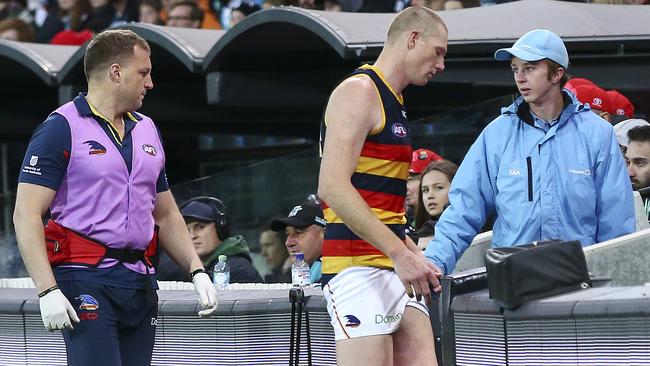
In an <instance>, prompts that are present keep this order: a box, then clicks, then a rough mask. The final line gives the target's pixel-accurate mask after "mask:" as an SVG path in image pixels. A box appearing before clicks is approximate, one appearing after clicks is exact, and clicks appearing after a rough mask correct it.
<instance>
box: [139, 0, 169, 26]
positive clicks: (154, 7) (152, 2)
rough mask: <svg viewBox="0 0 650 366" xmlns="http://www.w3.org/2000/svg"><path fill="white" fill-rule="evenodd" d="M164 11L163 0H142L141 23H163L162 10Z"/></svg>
mask: <svg viewBox="0 0 650 366" xmlns="http://www.w3.org/2000/svg"><path fill="white" fill-rule="evenodd" d="M161 11H162V2H161V1H160V0H142V2H141V3H140V19H139V21H140V22H141V23H149V24H155V25H163V24H164V23H163V21H162V18H161V17H160V12H161Z"/></svg>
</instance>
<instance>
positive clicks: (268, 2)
mask: <svg viewBox="0 0 650 366" xmlns="http://www.w3.org/2000/svg"><path fill="white" fill-rule="evenodd" d="M298 5H299V4H298V0H264V1H263V2H262V9H264V10H266V9H270V8H273V7H277V6H298Z"/></svg>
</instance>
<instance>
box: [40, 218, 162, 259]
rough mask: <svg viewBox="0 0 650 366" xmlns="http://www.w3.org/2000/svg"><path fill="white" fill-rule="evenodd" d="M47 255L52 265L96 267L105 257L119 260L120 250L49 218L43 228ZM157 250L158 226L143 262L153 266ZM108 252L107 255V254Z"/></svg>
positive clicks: (145, 252)
mask: <svg viewBox="0 0 650 366" xmlns="http://www.w3.org/2000/svg"><path fill="white" fill-rule="evenodd" d="M44 232H45V244H46V247H47V257H48V259H49V261H50V264H52V266H58V265H79V266H85V267H97V266H99V264H100V263H101V262H102V260H104V259H105V258H116V259H118V260H119V258H120V256H119V255H115V254H120V252H121V251H122V250H120V249H115V248H110V249H109V248H108V247H107V246H106V245H105V244H104V243H102V242H99V241H97V240H93V239H91V238H89V237H86V236H84V235H81V234H79V233H77V232H75V231H73V230H70V229H68V228H66V227H64V226H61V225H59V224H58V223H56V222H55V221H54V220H49V221H48V222H47V225H46V226H45V229H44ZM157 250H158V228H157V227H156V229H155V230H154V235H153V238H152V239H151V242H150V243H149V245H148V246H147V249H146V250H145V251H144V262H145V264H146V265H147V266H148V267H154V264H155V258H156V255H157ZM107 253H108V255H107Z"/></svg>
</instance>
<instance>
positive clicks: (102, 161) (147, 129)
mask: <svg viewBox="0 0 650 366" xmlns="http://www.w3.org/2000/svg"><path fill="white" fill-rule="evenodd" d="M54 113H58V114H60V115H62V116H63V117H65V119H66V120H67V121H68V124H69V125H70V134H71V138H72V144H71V146H72V148H71V150H72V151H71V152H70V160H69V162H68V168H67V170H66V173H65V176H64V178H63V181H62V183H61V186H60V187H59V189H58V190H57V192H56V195H55V196H54V200H53V201H52V205H51V212H52V218H53V219H54V220H55V221H56V222H58V223H59V224H61V225H63V226H65V227H67V228H69V229H71V230H74V231H76V232H78V233H80V234H83V235H86V236H88V237H90V238H93V239H95V240H98V241H101V242H103V243H105V244H106V245H108V246H109V247H111V248H130V249H139V250H144V249H145V248H146V247H147V245H148V244H149V241H150V240H151V238H152V237H153V230H154V218H153V209H154V203H155V198H156V182H157V180H158V176H159V175H160V172H161V171H162V169H163V167H164V164H165V153H164V151H163V148H162V142H161V141H160V137H159V135H158V131H157V130H156V127H155V125H154V123H153V121H152V120H151V119H150V118H148V117H146V116H143V115H141V114H139V115H140V116H142V119H141V120H140V121H138V122H137V124H136V126H135V127H134V128H133V129H132V130H131V137H132V141H133V143H132V146H133V157H132V168H131V173H130V174H129V171H128V169H127V167H126V164H125V162H124V159H123V158H122V155H121V154H120V152H119V151H118V149H117V148H116V147H115V145H114V142H113V141H111V138H110V137H109V136H108V135H107V134H106V133H105V132H104V130H103V129H102V127H101V126H100V125H99V123H98V122H97V121H95V119H94V118H93V117H91V116H82V115H80V114H79V112H78V111H77V108H76V107H75V105H74V103H73V102H69V103H66V104H64V105H62V106H61V107H60V108H58V109H57V110H56V111H54ZM114 264H115V260H114V259H109V260H105V261H104V262H103V263H102V264H101V265H100V267H101V268H105V267H110V266H113V265H114ZM124 265H125V266H126V267H127V268H129V269H131V270H133V271H136V272H139V273H146V271H145V266H144V264H142V263H140V262H138V263H136V264H128V263H124Z"/></svg>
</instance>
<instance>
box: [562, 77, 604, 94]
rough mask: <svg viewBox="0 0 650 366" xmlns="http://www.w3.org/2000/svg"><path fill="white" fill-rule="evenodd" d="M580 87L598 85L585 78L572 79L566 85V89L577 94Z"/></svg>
mask: <svg viewBox="0 0 650 366" xmlns="http://www.w3.org/2000/svg"><path fill="white" fill-rule="evenodd" d="M580 85H596V83H594V82H593V81H591V80H589V79H585V78H571V79H570V80H569V81H567V82H566V84H564V88H565V89H568V90H569V91H570V92H571V93H573V94H576V87H578V86H580Z"/></svg>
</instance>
